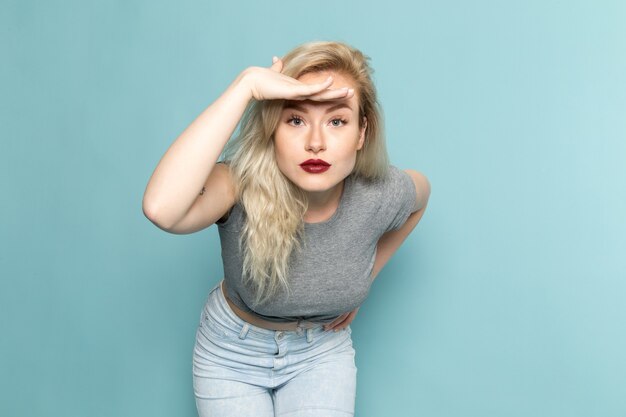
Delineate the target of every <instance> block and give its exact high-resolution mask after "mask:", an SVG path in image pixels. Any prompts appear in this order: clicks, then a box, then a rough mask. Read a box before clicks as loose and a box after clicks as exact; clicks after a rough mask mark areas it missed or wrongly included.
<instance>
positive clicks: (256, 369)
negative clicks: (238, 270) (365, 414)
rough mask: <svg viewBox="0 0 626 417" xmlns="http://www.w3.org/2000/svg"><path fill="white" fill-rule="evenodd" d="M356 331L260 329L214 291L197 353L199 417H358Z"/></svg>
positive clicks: (195, 377)
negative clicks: (356, 403) (354, 339)
mask: <svg viewBox="0 0 626 417" xmlns="http://www.w3.org/2000/svg"><path fill="white" fill-rule="evenodd" d="M351 335H352V330H351V329H350V326H348V327H346V328H344V329H342V330H339V331H337V332H335V331H333V330H324V328H323V325H322V324H317V325H315V326H313V327H311V328H308V329H298V330H297V331H279V330H269V329H263V328H261V327H257V326H254V325H252V324H250V323H248V322H246V321H244V320H242V319H241V318H240V317H239V316H237V315H236V314H235V313H234V312H233V310H232V309H231V308H230V306H229V305H228V303H227V302H226V299H225V298H224V294H223V292H222V289H221V282H220V284H218V285H217V286H215V287H214V288H213V289H212V290H211V291H210V292H209V296H208V299H207V302H206V304H205V306H204V308H203V310H202V314H201V315H200V324H199V326H198V330H197V332H196V343H195V346H194V351H193V389H194V395H195V398H196V407H197V408H198V414H199V416H200V417H208V416H211V417H225V416H232V417H235V416H236V417H252V416H254V417H277V416H288V417H303V416H308V417H313V416H324V417H335V416H336V417H346V416H353V415H354V403H355V397H356V373H357V368H356V366H355V362H354V355H355V351H354V348H353V347H352V336H351Z"/></svg>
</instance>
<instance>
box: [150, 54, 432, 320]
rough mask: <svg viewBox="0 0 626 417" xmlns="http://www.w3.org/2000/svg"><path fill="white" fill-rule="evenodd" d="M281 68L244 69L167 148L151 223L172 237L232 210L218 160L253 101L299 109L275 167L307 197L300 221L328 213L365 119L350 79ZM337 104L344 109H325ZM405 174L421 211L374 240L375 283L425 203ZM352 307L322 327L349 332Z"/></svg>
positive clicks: (423, 184) (285, 126)
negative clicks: (307, 164)
mask: <svg viewBox="0 0 626 417" xmlns="http://www.w3.org/2000/svg"><path fill="white" fill-rule="evenodd" d="M281 70H282V61H281V60H280V59H279V58H276V57H274V59H273V64H272V65H271V66H270V67H269V68H265V67H250V68H247V69H246V70H244V71H243V72H242V73H241V74H239V76H238V77H237V78H236V79H235V81H233V83H232V84H231V85H230V86H229V87H228V88H227V89H226V91H225V92H224V93H223V94H222V95H221V96H220V97H219V98H218V99H217V100H216V101H215V102H214V103H212V104H211V105H210V106H209V107H207V108H206V109H205V110H204V111H203V112H202V113H201V114H200V115H199V116H198V117H197V118H196V119H195V120H194V121H193V122H192V123H191V124H190V125H189V126H188V127H187V128H186V129H185V130H184V131H183V132H182V133H181V135H180V136H179V137H178V138H177V139H176V140H175V141H174V143H172V145H171V146H170V147H169V149H168V150H167V152H166V153H165V155H164V156H163V157H162V158H161V161H160V162H159V164H158V165H157V167H156V169H155V171H154V172H153V174H152V176H151V178H150V180H149V182H148V185H147V187H146V191H145V193H144V198H143V211H144V214H145V215H146V217H147V218H148V219H150V221H152V222H153V223H154V224H155V225H156V226H158V227H159V228H161V229H163V230H165V231H168V232H170V233H175V234H187V233H193V232H196V231H199V230H202V229H204V228H206V227H209V226H210V225H212V224H213V223H215V222H216V221H217V220H218V219H220V218H221V217H223V216H224V215H225V214H226V213H227V212H228V210H229V209H230V208H231V207H232V206H233V205H234V203H235V192H234V185H233V182H232V179H231V177H230V173H229V170H228V167H227V166H226V165H224V164H216V162H217V160H218V158H219V156H220V154H221V152H222V150H223V148H224V146H225V144H226V142H227V141H228V139H229V138H230V137H231V135H232V134H233V132H234V130H235V128H236V126H237V123H238V122H239V120H240V119H241V117H242V116H243V112H244V110H245V107H246V105H247V104H248V102H249V101H250V100H253V99H254V100H271V99H285V100H288V102H289V103H293V104H295V106H296V107H297V108H298V109H288V110H284V111H283V117H281V121H280V123H279V126H278V127H277V129H276V132H275V135H274V136H275V148H276V159H277V162H278V165H279V169H280V170H281V172H283V174H284V175H285V176H287V178H289V179H290V180H291V181H292V182H294V183H295V184H296V185H298V186H299V187H300V188H302V189H303V190H304V191H305V192H307V194H308V196H309V200H310V204H309V209H308V210H307V212H306V213H305V216H304V221H306V222H310V223H315V222H320V221H324V220H326V219H328V218H330V217H331V216H332V214H333V213H334V212H335V210H336V209H337V206H338V204H339V199H340V196H341V190H342V188H343V180H344V178H345V177H346V176H347V175H348V174H349V173H350V172H351V171H352V168H353V167H354V161H355V158H356V154H357V152H358V150H360V149H361V147H362V146H363V140H364V134H365V131H366V128H367V121H366V119H365V120H364V126H359V123H358V117H359V116H358V92H355V88H354V84H353V82H352V80H351V79H350V78H349V77H345V76H343V75H342V74H339V73H337V72H334V71H328V72H323V73H321V72H320V73H309V74H305V75H304V76H302V77H300V78H299V79H297V80H296V79H294V78H291V77H288V76H286V75H284V74H282V73H281ZM338 104H345V105H347V107H345V106H344V107H342V108H337V109H336V110H333V111H331V112H328V110H329V108H331V107H332V106H337V105H338ZM294 113H295V115H296V119H297V120H295V121H294V118H293V117H292V116H293V115H294ZM300 119H301V120H300ZM341 120H343V121H345V122H346V123H343V122H341ZM306 159H324V160H325V161H327V162H329V163H330V164H331V169H329V170H328V171H327V173H324V174H323V175H312V174H307V173H305V172H304V171H303V170H302V169H301V168H300V167H299V164H300V163H301V162H303V161H304V160H306ZM405 171H406V172H407V173H408V174H409V175H410V176H411V178H412V179H413V182H414V184H415V187H416V191H417V200H418V201H417V207H419V209H418V210H417V211H415V212H414V213H412V214H411V215H410V216H409V218H408V220H407V221H406V223H405V224H404V225H403V226H402V227H400V228H399V229H398V230H395V231H392V232H388V233H385V234H384V235H383V236H382V237H381V238H380V240H379V241H378V244H377V254H376V259H375V262H374V268H373V271H372V277H373V278H374V277H376V276H377V274H378V273H379V272H380V270H381V269H382V268H383V266H384V265H385V264H386V263H387V262H388V261H389V259H390V258H391V256H392V255H393V253H394V252H395V251H396V250H397V249H398V248H399V247H400V245H401V244H402V242H403V241H404V240H405V239H406V237H407V236H408V235H409V233H411V231H412V230H413V229H414V228H415V226H416V225H417V223H418V222H419V221H420V219H421V218H422V216H423V214H424V211H425V209H426V205H427V203H428V198H429V196H430V184H429V182H428V179H427V178H426V177H425V176H424V175H423V174H421V173H419V172H417V171H414V170H410V169H407V170H405ZM326 174H328V175H326ZM202 189H204V191H203V192H202V193H201V194H200V193H199V191H200V190H202ZM358 310H359V309H358V308H356V309H355V310H353V311H350V312H347V313H344V314H342V315H341V316H339V317H338V318H337V319H336V320H334V321H333V322H332V323H329V324H328V325H326V327H325V328H326V329H327V330H335V331H337V330H340V329H342V328H345V327H347V326H348V325H349V324H350V323H351V322H352V321H353V320H354V317H355V316H356V314H357V312H358Z"/></svg>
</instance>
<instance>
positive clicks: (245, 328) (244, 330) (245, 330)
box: [239, 323, 250, 339]
mask: <svg viewBox="0 0 626 417" xmlns="http://www.w3.org/2000/svg"><path fill="white" fill-rule="evenodd" d="M248 329H250V325H249V324H248V323H244V325H243V328H242V329H241V332H240V333H239V338H240V339H245V338H246V335H247V334H248Z"/></svg>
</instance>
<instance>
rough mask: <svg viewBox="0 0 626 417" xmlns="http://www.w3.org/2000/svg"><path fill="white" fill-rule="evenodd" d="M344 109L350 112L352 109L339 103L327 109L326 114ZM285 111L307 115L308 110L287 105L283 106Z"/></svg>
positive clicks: (290, 104) (294, 105)
mask: <svg viewBox="0 0 626 417" xmlns="http://www.w3.org/2000/svg"><path fill="white" fill-rule="evenodd" d="M344 107H345V108H347V109H350V110H352V107H350V106H349V105H348V104H346V103H339V104H335V105H334V106H330V107H329V108H327V109H326V113H330V112H332V111H335V110H337V109H342V108H344ZM286 109H293V110H298V111H301V112H303V113H308V110H307V109H306V108H304V107H302V106H299V105H297V104H295V103H287V104H286V105H285V107H283V110H286Z"/></svg>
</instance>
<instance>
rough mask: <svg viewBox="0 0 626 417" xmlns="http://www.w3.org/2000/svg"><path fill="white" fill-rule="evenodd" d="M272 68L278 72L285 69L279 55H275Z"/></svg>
mask: <svg viewBox="0 0 626 417" xmlns="http://www.w3.org/2000/svg"><path fill="white" fill-rule="evenodd" d="M270 69H271V70H274V71H276V72H281V71H282V70H283V61H282V60H281V59H280V58H278V57H277V56H273V57H272V65H270Z"/></svg>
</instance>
